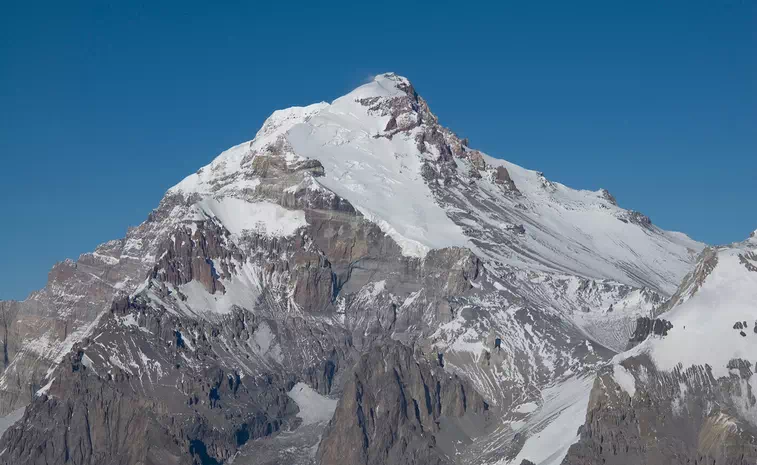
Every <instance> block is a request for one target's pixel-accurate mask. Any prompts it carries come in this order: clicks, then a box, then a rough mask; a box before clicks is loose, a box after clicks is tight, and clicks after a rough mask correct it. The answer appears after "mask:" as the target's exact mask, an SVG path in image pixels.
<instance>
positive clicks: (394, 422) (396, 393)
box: [318, 343, 489, 464]
mask: <svg viewBox="0 0 757 465" xmlns="http://www.w3.org/2000/svg"><path fill="white" fill-rule="evenodd" d="M488 413H489V404H487V403H486V401H484V400H483V398H482V397H481V396H480V395H479V394H478V393H477V392H476V391H475V390H474V389H473V388H472V387H471V386H470V385H469V384H468V383H467V382H466V381H465V380H463V379H460V378H459V377H457V376H452V377H450V376H449V375H448V374H446V373H444V370H442V369H439V368H434V367H433V366H432V364H431V363H429V362H428V361H426V360H424V359H422V358H419V357H417V356H416V355H414V354H413V351H412V349H410V348H409V347H407V346H405V345H402V344H399V343H388V344H385V345H382V346H380V347H377V348H374V349H372V350H370V351H369V352H368V353H366V354H364V355H363V356H362V357H361V358H360V361H359V362H358V363H357V365H356V366H355V368H354V370H353V372H352V373H351V375H350V376H349V377H348V379H347V381H346V383H345V386H344V393H343V394H342V397H341V399H340V401H339V404H338V405H337V409H336V413H335V414H334V418H333V419H332V420H331V422H330V424H329V426H328V428H327V429H326V432H325V434H324V439H323V441H322V442H321V445H320V447H319V449H318V459H319V461H320V463H322V464H341V463H352V464H383V463H392V464H447V463H454V462H453V460H451V459H450V458H449V457H448V456H447V454H445V449H446V448H447V447H449V444H441V442H444V441H445V440H447V438H445V434H444V433H445V432H446V431H445V430H451V429H453V428H455V429H458V430H460V431H462V430H463V427H461V426H460V425H461V423H462V422H461V421H460V419H461V418H462V417H466V416H467V418H466V419H467V420H468V422H469V423H472V424H475V423H479V424H480V425H479V427H480V428H481V429H483V426H484V425H485V423H486V421H487V418H486V417H487V415H488ZM469 440H470V439H469Z"/></svg>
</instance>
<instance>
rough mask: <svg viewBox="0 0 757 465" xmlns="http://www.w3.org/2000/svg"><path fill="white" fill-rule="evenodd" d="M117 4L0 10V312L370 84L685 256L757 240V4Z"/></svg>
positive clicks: (7, 4)
mask: <svg viewBox="0 0 757 465" xmlns="http://www.w3.org/2000/svg"><path fill="white" fill-rule="evenodd" d="M127 3H128V4H131V5H132V6H125V4H127ZM137 3H142V2H103V1H97V2H92V3H89V4H85V3H79V2H45V1H34V2H32V1H29V2H22V1H12V2H11V1H6V0H4V1H2V3H1V4H0V160H1V161H2V164H1V165H0V202H1V203H0V206H1V207H2V220H0V257H2V258H1V259H0V260H2V261H1V263H2V275H1V276H0V299H8V298H16V299H20V298H24V297H25V296H26V295H27V294H28V292H30V291H31V290H33V289H36V288H39V287H41V286H42V285H44V283H45V280H46V277H47V272H48V270H49V269H50V267H51V266H52V265H53V263H54V262H56V261H59V260H62V259H64V258H66V257H72V258H75V257H77V256H78V255H79V254H80V253H82V252H85V251H89V250H92V249H93V248H94V247H95V246H96V245H97V244H99V243H101V242H104V241H106V240H109V239H113V238H119V237H122V236H123V235H124V234H125V232H126V228H127V226H130V225H137V224H139V223H140V222H141V221H143V220H144V219H145V217H146V216H147V214H148V212H149V211H150V210H151V209H152V208H153V207H155V206H156V205H157V204H158V202H159V200H160V198H161V197H162V195H163V193H164V192H165V190H166V189H167V188H169V187H171V186H172V185H173V184H175V183H176V182H178V181H179V180H181V179H182V178H183V177H184V176H186V175H187V174H189V173H192V172H194V171H196V170H197V169H198V168H199V167H200V166H202V165H204V164H206V163H208V162H209V161H210V160H211V159H212V158H213V157H214V156H215V155H216V154H217V153H219V152H220V151H222V150H223V149H225V148H227V147H229V146H231V145H234V144H237V143H239V142H242V141H244V140H248V139H251V138H252V137H253V136H254V134H255V132H256V131H257V129H258V127H259V126H260V125H261V123H262V122H263V121H264V119H265V118H266V117H267V116H268V115H269V114H270V113H271V112H272V111H273V110H275V109H278V108H284V107H287V106H292V105H302V104H308V103H312V102H317V101H321V100H326V101H330V100H332V99H334V98H336V97H338V96H340V95H342V94H344V93H346V92H348V91H349V90H351V89H352V88H354V87H356V86H358V85H360V84H361V83H362V82H364V81H365V80H366V79H367V78H368V77H369V76H372V75H374V74H377V73H380V72H385V71H394V72H396V73H398V74H402V75H404V76H406V77H408V78H409V79H410V80H411V81H412V82H413V83H414V85H415V87H416V89H417V90H418V91H419V93H420V94H421V95H423V96H424V97H425V98H426V100H428V102H429V104H430V106H431V109H432V111H434V112H435V113H436V114H437V115H438V116H439V118H440V120H441V122H442V123H443V124H445V125H446V126H448V127H450V128H451V129H453V130H454V131H455V132H457V133H458V134H460V135H461V136H464V137H468V138H469V139H470V141H471V145H472V146H473V147H475V148H478V149H481V150H484V151H485V152H488V153H489V154H491V155H493V156H497V157H501V158H506V159H508V160H510V161H512V162H515V163H518V164H520V165H523V166H525V167H527V168H531V169H537V170H540V171H544V172H545V174H546V175H547V177H549V178H550V179H554V180H557V181H559V182H562V183H564V184H567V185H569V186H571V187H575V188H586V189H598V188H600V187H604V188H607V189H609V190H610V192H611V193H613V194H614V195H615V196H616V197H617V199H618V202H619V204H620V205H621V206H623V207H626V208H632V209H636V210H640V211H642V212H644V213H646V214H648V215H649V216H650V217H651V218H652V221H653V222H654V223H656V224H658V225H660V226H662V227H664V228H667V229H674V230H680V231H684V232H686V233H688V234H689V235H691V236H692V237H694V238H695V239H699V240H702V241H705V242H709V243H726V242H731V241H736V240H742V239H744V238H745V237H746V236H747V235H748V234H749V232H750V231H752V230H754V229H755V228H757V32H756V31H757V2H754V1H751V0H743V1H737V0H734V1H730V0H721V1H712V0H707V1H696V0H695V1H668V0H665V1H659V0H657V1H628V2H613V1H610V2H608V1H597V2H583V1H576V2H565V1H554V2H550V1H533V2H527V1H517V2H515V1H512V2H511V1H503V2H494V1H492V2H481V3H477V2H474V1H466V2H459V1H458V2H449V3H445V2H437V1H435V2H427V3H420V2H405V1H393V2H378V1H374V2H344V3H335V2H316V1H312V0H310V1H307V2H298V1H288V2H277V1H273V0H268V1H265V2H253V1H250V2H240V4H238V5H233V6H232V2H228V3H226V2H194V1H187V0H184V1H181V2H144V5H142V6H134V5H135V4H137ZM150 3H157V4H158V5H150ZM221 3H225V5H223V6H219V5H220V4H221Z"/></svg>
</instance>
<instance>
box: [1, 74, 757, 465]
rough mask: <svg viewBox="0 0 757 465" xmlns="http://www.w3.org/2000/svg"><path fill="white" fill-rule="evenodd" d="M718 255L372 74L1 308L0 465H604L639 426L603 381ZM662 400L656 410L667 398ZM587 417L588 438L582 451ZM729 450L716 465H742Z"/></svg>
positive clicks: (290, 116) (400, 83)
mask: <svg viewBox="0 0 757 465" xmlns="http://www.w3.org/2000/svg"><path fill="white" fill-rule="evenodd" d="M345 115H350V117H349V118H346V117H345ZM618 219H620V220H622V221H618ZM702 247H703V245H702V244H699V243H696V242H694V241H692V240H690V239H689V238H687V237H685V236H683V235H681V234H677V233H669V232H667V231H663V230H661V229H659V228H657V227H656V226H654V225H652V224H651V222H650V221H648V219H647V218H646V217H644V216H643V215H640V214H637V213H635V212H629V211H626V210H623V209H621V208H620V207H618V206H617V204H616V202H615V200H614V198H613V197H612V196H611V195H609V193H607V192H606V191H597V192H589V191H575V190H572V189H569V188H567V187H565V186H563V185H561V184H558V183H555V182H552V181H550V180H548V179H547V178H546V177H545V176H544V175H543V173H539V172H533V171H529V170H525V169H523V168H521V167H519V166H516V165H513V164H510V163H507V162H505V161H503V160H498V159H495V158H492V157H489V156H487V155H485V154H483V153H481V152H479V151H476V150H473V149H471V148H469V142H468V141H467V140H465V139H460V138H459V137H457V136H456V135H455V134H454V133H453V132H452V131H450V130H449V129H447V128H444V127H443V126H441V125H440V124H439V122H438V119H437V118H436V116H435V115H434V114H433V113H432V112H431V111H430V109H429V107H428V105H427V103H426V102H425V100H424V99H423V98H422V97H420V96H419V95H418V93H417V92H416V90H415V88H414V87H413V86H412V85H411V84H410V82H409V81H408V80H407V79H405V78H402V77H400V76H397V75H394V74H385V75H380V76H377V77H376V79H375V80H374V81H373V82H371V83H369V84H366V85H365V86H362V87H360V88H358V89H356V90H355V91H353V92H351V93H350V94H348V95H346V96H344V97H341V98H339V99H337V100H335V101H334V102H332V103H331V104H327V103H321V104H315V105H311V106H308V107H294V108H290V109H287V110H281V111H277V112H275V113H274V114H273V115H271V117H270V118H269V119H268V120H267V121H266V122H265V124H264V125H263V127H262V128H261V129H260V131H259V132H258V133H257V135H256V137H255V139H253V140H252V141H249V142H245V143H243V144H240V145H238V146H236V147H232V148H231V149H229V150H227V151H226V152H224V153H222V154H221V155H219V156H218V157H217V158H216V159H215V160H213V162H211V163H210V164H209V165H207V166H205V167H203V168H201V169H200V170H198V171H197V172H196V173H195V174H193V175H190V176H188V177H187V178H186V179H184V180H183V181H182V182H181V183H179V184H178V185H177V186H175V187H173V188H172V189H170V190H169V191H168V192H167V193H166V196H165V197H164V198H163V200H162V201H161V202H160V205H159V206H158V208H156V209H155V210H154V211H153V212H152V213H150V215H149V216H148V218H147V220H146V221H145V222H144V223H143V224H141V225H140V226H138V227H136V228H132V229H130V230H129V231H128V232H127V234H126V237H125V238H124V239H121V240H117V241H111V242H108V243H106V244H104V245H102V246H100V247H98V248H97V249H96V251H95V252H93V253H91V254H84V255H82V256H81V257H80V258H79V260H78V261H76V262H74V261H66V262H64V263H61V264H58V265H56V266H55V268H54V269H53V271H52V272H51V273H50V278H49V281H48V285H47V287H46V288H45V289H43V290H41V291H39V292H37V293H33V294H32V295H31V296H30V297H29V298H28V299H27V300H25V301H23V302H0V323H1V324H2V332H1V334H2V337H3V350H4V364H3V373H2V377H1V378H0V410H1V411H2V412H0V413H3V414H5V413H10V412H11V411H15V410H16V408H17V407H19V406H23V405H26V404H28V407H27V408H26V410H25V413H24V415H23V417H22V418H21V419H20V420H19V421H18V422H17V423H15V424H13V425H12V426H10V427H9V428H8V430H7V431H6V432H5V433H4V434H3V436H2V438H0V451H1V452H0V464H14V465H15V464H43V463H44V464H65V463H73V464H77V465H95V464H101V463H113V464H123V465H148V464H156V465H157V464H161V465H165V464H202V465H207V464H210V465H218V464H229V463H234V464H235V465H246V464H252V463H255V464H260V463H271V464H273V463H275V464H292V465H297V464H308V465H311V464H317V463H323V464H331V463H355V464H380V463H392V464H408V465H409V464H414V465H421V464H478V463H497V462H500V463H508V462H512V463H525V464H528V463H535V464H542V463H544V461H545V460H547V459H549V460H551V461H552V462H551V463H557V461H559V460H558V459H561V458H562V457H564V456H565V455H566V454H568V450H569V449H570V451H571V452H570V454H568V455H567V458H566V460H572V461H573V462H571V463H579V462H576V461H577V460H579V461H580V460H583V458H582V457H583V456H582V455H581V454H584V455H586V454H593V455H594V456H596V457H600V456H603V455H602V454H606V449H604V448H603V449H602V450H601V451H599V450H598V449H597V448H596V447H595V446H596V444H595V443H594V442H593V441H594V438H596V434H595V433H594V431H605V430H606V429H607V428H609V427H610V426H608V425H611V424H616V425H620V424H621V423H622V420H623V419H620V420H619V419H617V418H616V417H614V416H613V415H615V414H616V412H617V411H620V410H619V409H620V407H619V406H620V404H618V407H617V408H616V409H615V410H611V411H610V410H607V409H608V408H609V407H607V406H608V405H609V404H608V402H609V401H605V400H602V399H604V397H602V396H608V398H609V397H611V396H616V397H617V396H618V394H617V392H616V391H608V393H607V394H604V391H601V392H600V391H599V390H598V389H600V388H599V387H598V385H597V383H594V388H593V389H592V380H593V379H594V378H593V377H594V376H595V374H596V373H597V372H599V374H600V375H599V376H600V378H599V379H604V378H602V377H607V376H610V375H608V374H607V372H606V370H607V368H606V367H608V366H610V365H608V364H611V363H612V362H611V361H612V360H613V357H614V356H615V355H616V354H617V353H618V352H620V351H622V350H624V349H625V347H626V346H627V345H628V344H629V342H632V343H633V344H634V345H635V346H636V347H634V349H633V350H641V349H640V348H643V347H646V345H648V344H649V343H648V341H649V340H650V337H651V338H664V339H665V340H673V339H675V338H676V337H677V336H676V334H677V331H679V329H683V328H684V327H685V325H683V324H679V323H677V322H675V321H673V320H667V317H663V316H662V315H660V313H662V312H663V311H666V310H668V309H671V308H673V307H674V306H675V305H676V302H679V301H680V302H683V301H686V300H688V299H692V298H694V297H692V296H695V295H697V294H698V292H695V291H694V288H695V287H696V289H699V288H702V289H705V287H706V286H704V284H703V283H704V282H705V281H706V275H707V272H706V270H707V269H709V268H712V267H714V265H712V266H710V265H703V264H702V263H701V261H700V264H699V265H698V267H697V268H696V270H700V271H696V270H695V272H694V273H693V276H694V277H691V276H692V275H690V277H689V278H687V279H688V280H689V281H690V282H691V283H696V284H695V285H691V286H688V287H686V289H684V288H680V289H679V291H678V292H677V293H676V294H675V296H674V297H673V299H671V300H670V301H668V303H664V302H665V300H666V299H667V298H668V297H670V295H671V294H673V292H674V291H675V289H676V286H677V285H678V283H679V281H680V280H681V278H682V277H683V276H684V275H685V274H686V273H687V272H689V271H691V268H692V266H693V265H694V260H695V257H696V255H697V253H698V252H699V251H700V250H701V249H702ZM629 251H632V252H629ZM707 253H708V252H705V255H706V254H707ZM750 253H751V252H749V251H747V250H742V251H741V260H742V264H741V265H739V266H740V269H743V270H748V269H749V266H747V265H750V266H751V265H752V264H753V262H755V260H754V255H750ZM718 260H720V261H722V260H723V259H722V258H720V259H716V260H715V261H714V262H712V261H711V262H708V263H711V264H713V263H719V261H718ZM744 262H745V263H744ZM751 274H754V275H757V273H751ZM697 286H698V287H697ZM702 286H704V287H702ZM705 291H706V289H705ZM737 320H738V321H742V322H743V321H744V319H743V318H741V317H740V316H739V318H737V319H733V320H732V321H731V322H730V324H733V321H737ZM666 321H673V323H672V324H673V326H672V327H671V326H669V325H670V323H666ZM750 321H751V320H750ZM729 329H730V328H729ZM742 329H743V324H742ZM731 331H733V330H732V329H731ZM750 334H752V333H750ZM750 337H751V336H750ZM750 337H745V338H744V341H745V342H744V343H747V342H749V343H751V339H750ZM740 339H741V338H740ZM754 339H757V338H754ZM637 355H638V354H637ZM639 360H642V359H641V358H640V359H639ZM629 363H630V362H629ZM638 363H639V365H638V366H642V365H641V364H643V363H644V362H643V361H640V362H638ZM647 365H648V364H647ZM647 365H644V366H647ZM649 366H651V365H649ZM649 366H647V368H645V369H647V370H649V369H650V368H649ZM635 367H636V365H629V368H626V370H629V373H632V374H629V375H628V376H641V373H642V371H640V370H641V368H638V369H636V368H635ZM737 368H738V369H739V370H742V375H740V378H739V380H736V379H735V378H734V379H733V380H732V381H729V382H725V381H723V380H722V379H721V378H722V377H718V378H714V379H715V381H714V383H715V384H712V383H710V384H708V386H710V387H708V388H707V389H704V388H703V389H702V390H701V393H700V391H696V392H697V393H698V394H697V396H698V397H697V399H699V397H701V398H702V399H709V400H708V402H721V404H722V402H724V400H725V399H726V396H725V394H723V392H725V391H723V390H724V389H725V390H727V391H728V392H730V393H732V394H733V393H737V392H740V393H747V392H749V391H748V385H744V381H745V380H746V379H750V378H748V377H747V374H746V373H748V370H752V368H751V366H746V365H743V364H742V365H738V367H736V368H734V369H737ZM634 370H636V371H634ZM624 373H625V372H624ZM666 373H667V372H665V371H664V370H661V371H660V372H659V373H657V374H656V375H655V376H659V377H660V379H664V380H668V378H665V376H668V375H667V374H666ZM703 373H704V372H700V371H697V372H696V374H690V375H687V377H686V380H688V381H687V382H689V381H691V380H699V379H700V378H702V377H703V376H704V374H703ZM649 376H650V377H651V374H650V375H649ZM750 376H751V375H750ZM626 381H627V379H626ZM666 382H667V381H666ZM671 382H672V381H671ZM650 383H651V381H650ZM602 386H612V384H611V382H610V380H609V379H608V380H607V383H605V384H603V385H602ZM636 386H637V387H638V391H639V392H641V390H642V388H641V386H642V382H641V381H639V382H638V383H637V384H636ZM654 386H655V385H653V384H650V389H652V388H654ZM671 386H672V384H671ZM713 386H717V387H713ZM603 389H604V388H603ZM671 389H673V388H671ZM681 389H682V388H681ZM687 389H689V388H687ZM739 389H740V390H739ZM686 392H694V391H693V390H692V391H686ZM590 393H591V402H590V401H589V398H590ZM658 394H659V395H658V397H659V403H660V406H661V407H660V408H662V404H663V403H664V401H665V399H666V398H665V397H664V395H666V396H668V400H670V399H669V398H670V396H671V395H672V394H670V392H669V391H664V392H660V393H658ZM700 394H701V396H700ZM734 395H735V394H734ZM637 396H638V397H639V399H640V400H639V402H641V399H646V397H643V398H642V397H641V396H640V395H639V394H638V393H637ZM597 399H599V400H597ZM612 399H615V397H612ZM744 399H746V400H749V397H748V396H747V397H745V398H744ZM691 402H695V403H696V402H700V400H692V401H691ZM694 405H695V404H692V407H691V408H692V409H694ZM696 405H699V406H700V407H697V408H699V410H692V412H693V413H692V415H693V418H697V420H696V421H697V422H699V423H696V425H697V426H696V428H698V429H697V431H699V432H704V433H702V434H704V435H705V437H706V438H714V439H713V441H716V440H717V441H720V440H721V439H722V440H727V441H736V442H735V444H737V448H736V449H733V450H737V451H742V450H743V453H744V454H745V456H748V453H750V449H748V447H747V448H744V447H742V443H741V442H739V441H742V440H744V438H746V437H747V436H743V435H741V436H740V435H734V434H735V433H734V434H732V433H728V434H727V435H725V436H724V435H722V434H721V435H719V436H718V434H720V431H721V430H720V429H718V428H716V427H715V426H717V425H719V424H720V423H717V422H716V423H713V425H715V426H713V427H708V426H707V425H708V424H709V423H707V422H710V423H712V422H714V421H716V420H717V419H718V418H720V417H713V415H714V413H713V412H714V410H712V409H710V410H707V411H706V412H705V409H704V408H702V407H701V405H700V404H696ZM707 405H709V404H707ZM719 405H720V404H719ZM723 405H724V404H723ZM731 405H733V406H738V405H742V404H736V403H732V404H731ZM645 406H646V407H645ZM639 408H640V409H641V408H647V409H648V410H649V411H650V412H651V411H652V410H651V409H653V408H656V406H655V405H652V404H640V407H639ZM671 408H672V407H671ZM734 408H735V407H734ZM750 408H751V407H750ZM723 413H724V414H728V415H731V416H730V417H729V418H737V417H738V418H740V419H743V418H746V417H745V415H744V414H743V413H738V412H737V413H733V412H731V411H730V410H729V411H726V410H723ZM629 415H630V413H629ZM739 415H741V416H739ZM584 417H586V418H589V417H591V418H595V419H596V420H597V422H596V424H594V426H592V427H591V428H587V427H584V430H583V433H582V435H581V438H580V440H579V441H578V442H577V443H576V444H574V442H576V437H575V436H576V432H577V431H578V428H579V426H580V424H581V423H582V421H583V419H584ZM682 418H686V417H685V416H683V417H682ZM653 420H654V421H661V420H659V419H651V417H650V419H649V422H652V421H653ZM717 421H720V420H717ZM734 421H736V420H734ZM739 421H741V420H739ZM612 422H615V423H612ZM650 424H652V423H650ZM740 424H741V423H740ZM749 424H751V423H749ZM747 426H748V425H747V424H746V423H745V426H744V428H747ZM620 427H621V426H619V428H620ZM654 427H655V428H658V425H656V424H654ZM592 428H593V429H592ZM622 428H626V426H622ZM628 428H630V426H628ZM708 428H709V429H708ZM555 429H557V430H558V431H559V432H561V434H555V433H554V430H555ZM589 431H591V432H592V433H591V436H586V434H588V433H587V432H589ZM623 431H624V432H623V434H627V433H626V432H625V430H623ZM729 431H730V430H729ZM740 431H741V430H740ZM744 431H746V429H744ZM602 434H603V433H600V445H601V444H604V443H603V442H602V441H603V439H601V436H602ZM619 434H620V433H619ZM681 434H684V432H681ZM685 434H687V436H681V438H682V439H681V440H682V441H684V442H685V444H683V443H682V444H681V445H680V448H684V449H685V450H686V452H685V453H686V454H689V455H686V457H699V456H697V455H696V454H694V455H692V454H693V452H690V451H691V450H695V449H696V450H699V449H697V448H700V445H696V446H695V445H692V444H694V443H693V442H691V441H692V440H693V439H692V438H694V436H695V435H696V434H698V433H696V434H695V433H691V434H689V432H685ZM739 434H741V433H739ZM628 435H630V433H628ZM628 437H630V436H628ZM697 437H698V436H697ZM544 438H549V441H548V442H547V443H544ZM646 440H647V439H646V436H644V437H641V436H640V437H639V438H635V439H633V441H635V442H634V444H649V442H646V443H645V442H644V441H646ZM707 441H709V439H707V440H705V441H704V442H702V444H704V445H702V446H701V447H705V446H706V444H710V443H711V442H712V441H710V442H707ZM717 441H716V442H717ZM618 444H620V443H618ZM697 444H699V443H697ZM729 444H730V443H729ZM572 445H573V446H574V447H573V448H571V446H572ZM600 447H604V446H600ZM618 447H620V446H618ZM634 447H635V446H634ZM638 447H639V449H638V450H639V451H640V452H639V454H638V455H637V456H638V457H640V458H639V460H643V458H644V457H657V456H655V455H650V454H651V453H650V454H648V453H647V452H645V451H646V449H644V447H651V446H648V445H647V446H644V445H639V446H638ZM675 447H679V446H675ZM729 447H730V446H729ZM738 447H741V449H738ZM692 448H693V449H692ZM716 449H717V448H716ZM721 449H722V448H721ZM721 449H717V450H715V449H712V451H710V449H707V450H705V449H702V451H704V452H702V455H701V456H702V457H714V458H721V457H722V458H726V457H735V455H733V453H732V450H731V449H730V448H727V450H726V449H722V450H721ZM630 450H631V448H630V446H629V451H630ZM676 450H678V449H676ZM681 450H683V449H681ZM582 451H583V452H582ZM587 451H588V452H587ZM645 454H647V455H645ZM681 454H684V452H681ZM707 454H710V455H707ZM718 454H719V455H718ZM682 456H683V455H682ZM629 457H630V456H629ZM634 457H636V456H634ZM660 457H668V455H664V454H663V455H660ZM697 460H698V459H697ZM586 463H590V462H586ZM618 463H620V462H618Z"/></svg>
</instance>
